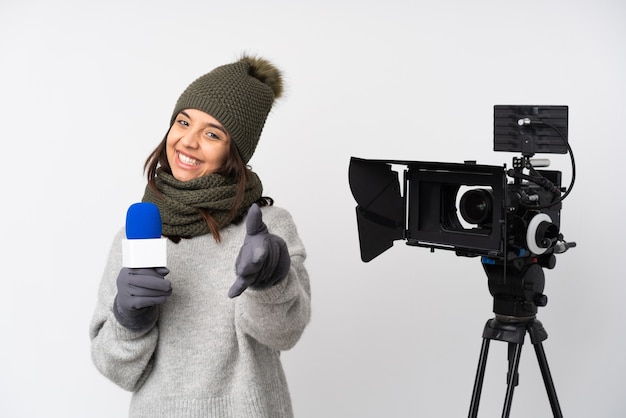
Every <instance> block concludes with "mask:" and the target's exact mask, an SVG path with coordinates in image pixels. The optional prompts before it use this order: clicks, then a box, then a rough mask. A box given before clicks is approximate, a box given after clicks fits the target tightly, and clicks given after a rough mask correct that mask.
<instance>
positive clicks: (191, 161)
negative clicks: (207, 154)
mask: <svg viewBox="0 0 626 418" xmlns="http://www.w3.org/2000/svg"><path fill="white" fill-rule="evenodd" d="M178 158H179V159H180V160H181V161H182V162H183V163H185V164H189V165H198V160H196V159H195V158H190V157H187V156H186V155H183V154H181V153H178Z"/></svg>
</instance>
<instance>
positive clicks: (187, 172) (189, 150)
mask: <svg viewBox="0 0 626 418" xmlns="http://www.w3.org/2000/svg"><path fill="white" fill-rule="evenodd" d="M229 149H230V136H229V135H228V133H227V132H226V129H224V127H223V126H222V125H221V124H220V123H219V122H218V121H217V119H215V118H214V117H213V116H211V115H209V114H208V113H205V112H203V111H201V110H196V109H185V110H183V111H181V112H180V113H179V114H178V115H177V116H176V118H174V123H173V124H172V127H171V128H170V131H169V133H168V134H167V142H166V152H167V161H168V163H169V165H170V168H171V169H172V175H173V176H174V178H175V179H176V180H179V181H189V180H193V179H195V178H198V177H201V176H204V175H207V174H211V173H215V172H216V171H217V170H218V169H219V168H220V167H221V166H222V165H223V164H224V162H225V161H226V157H227V156H228V152H229Z"/></svg>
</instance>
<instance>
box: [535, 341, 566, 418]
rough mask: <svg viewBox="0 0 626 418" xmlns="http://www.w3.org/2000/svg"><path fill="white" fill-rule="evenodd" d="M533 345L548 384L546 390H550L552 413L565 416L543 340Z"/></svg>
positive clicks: (557, 417)
mask: <svg viewBox="0 0 626 418" xmlns="http://www.w3.org/2000/svg"><path fill="white" fill-rule="evenodd" d="M533 345H534V346H535V353H536V354H537V361H538V362H539V368H540V369H541V375H542V376H543V383H544V384H545V385H546V392H548V399H549V400H550V406H551V407H552V415H554V417H555V418H563V413H562V412H561V407H560V406H559V400H558V399H557V397H556V389H555V388H554V382H553V381H552V375H551V374H550V368H549V367H548V360H547V358H546V352H545V351H544V350H543V345H542V344H541V342H538V343H536V344H533Z"/></svg>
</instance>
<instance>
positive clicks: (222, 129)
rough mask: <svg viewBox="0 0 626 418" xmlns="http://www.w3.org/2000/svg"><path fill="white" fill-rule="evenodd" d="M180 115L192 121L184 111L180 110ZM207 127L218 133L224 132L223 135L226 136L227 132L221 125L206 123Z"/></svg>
mask: <svg viewBox="0 0 626 418" xmlns="http://www.w3.org/2000/svg"><path fill="white" fill-rule="evenodd" d="M180 113H182V114H183V115H185V116H186V117H187V118H189V119H192V117H191V116H189V114H188V113H187V112H185V111H184V110H181V111H180ZM207 126H210V127H212V128H215V129H219V130H220V131H222V132H224V134H225V135H228V132H226V129H225V128H224V127H223V126H222V125H218V124H216V123H210V122H207Z"/></svg>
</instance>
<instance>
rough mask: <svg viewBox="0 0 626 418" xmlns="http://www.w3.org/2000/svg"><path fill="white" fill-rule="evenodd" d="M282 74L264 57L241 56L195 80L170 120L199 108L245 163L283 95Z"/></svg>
mask: <svg viewBox="0 0 626 418" xmlns="http://www.w3.org/2000/svg"><path fill="white" fill-rule="evenodd" d="M282 93H283V78H282V73H281V72H280V70H279V69H278V68H276V67H275V66H274V65H273V64H272V63H271V62H269V61H268V60H266V59H264V58H259V57H253V56H249V55H245V54H244V55H243V56H242V57H241V58H240V59H239V60H238V61H236V62H234V63H232V64H226V65H222V66H220V67H217V68H215V69H213V70H212V71H211V72H209V73H207V74H205V75H203V76H201V77H199V78H197V79H196V80H195V81H193V82H192V83H191V84H190V85H189V86H188V87H187V88H186V89H185V91H184V92H183V93H182V94H181V95H180V97H179V98H178V101H177V102H176V105H175V107H174V111H173V112H172V119H171V121H170V125H171V124H172V123H173V122H174V119H175V118H176V116H177V115H178V113H180V112H181V111H182V110H184V109H198V110H201V111H203V112H206V113H208V114H209V115H211V116H213V117H214V118H215V119H217V120H218V121H219V122H220V123H221V124H222V125H224V128H226V131H227V132H228V133H229V135H230V137H231V139H232V140H233V142H234V143H235V145H236V146H237V149H238V150H239V154H240V155H241V158H242V159H243V161H244V163H247V162H248V161H249V160H250V158H251V157H252V154H254V150H255V149H256V147H257V144H258V142H259V138H260V136H261V132H262V131H263V126H264V125H265V120H266V119H267V115H268V114H269V112H270V110H271V109H272V105H273V104H274V101H275V100H276V99H278V98H279V97H281V96H282Z"/></svg>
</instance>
